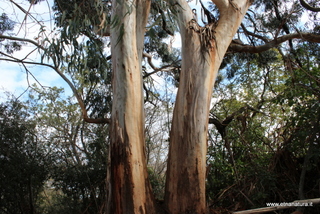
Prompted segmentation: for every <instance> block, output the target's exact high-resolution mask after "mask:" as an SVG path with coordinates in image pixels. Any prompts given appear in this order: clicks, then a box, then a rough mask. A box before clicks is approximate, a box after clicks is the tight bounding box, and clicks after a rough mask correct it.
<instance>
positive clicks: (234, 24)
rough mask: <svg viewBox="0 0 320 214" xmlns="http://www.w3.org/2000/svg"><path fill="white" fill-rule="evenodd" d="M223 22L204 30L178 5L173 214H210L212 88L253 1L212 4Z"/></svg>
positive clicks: (170, 177)
mask: <svg viewBox="0 0 320 214" xmlns="http://www.w3.org/2000/svg"><path fill="white" fill-rule="evenodd" d="M213 2H214V3H215V4H216V5H217V7H218V8H219V11H220V14H221V15H220V19H219V23H218V24H217V25H216V26H215V24H211V25H208V26H206V27H205V28H207V29H204V28H202V27H200V26H198V25H197V23H195V22H194V21H193V20H192V19H193V15H192V11H191V9H190V7H189V6H188V4H187V3H186V2H185V1H183V0H181V1H177V5H178V7H177V11H178V19H179V28H180V34H181V38H182V68H181V73H180V85H179V89H178V94H177V99H176V104H175V108H174V112H173V121H172V128H171V133H170V148H169V158H168V167H167V177H166V179H167V180H166V194H165V205H166V209H167V210H168V212H169V213H170V214H178V213H179V214H180V213H181V214H182V213H183V214H185V213H192V214H196V213H198V214H200V213H206V212H207V211H206V199H205V173H206V153H207V130H208V115H209V107H210V101H211V96H212V89H213V85H214V82H215V79H216V76H217V73H218V69H219V67H220V64H221V62H222V59H223V57H224V55H225V52H226V50H227V48H228V46H229V44H230V42H231V41H232V38H233V36H234V35H235V33H236V31H237V29H238V27H239V26H240V23H241V21H242V19H243V16H244V14H245V13H246V11H247V9H248V7H249V5H250V3H249V1H247V0H233V1H232V0H230V1H228V0H224V1H221V0H213Z"/></svg>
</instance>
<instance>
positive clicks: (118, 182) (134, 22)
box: [109, 0, 155, 214]
mask: <svg viewBox="0 0 320 214" xmlns="http://www.w3.org/2000/svg"><path fill="white" fill-rule="evenodd" d="M112 6H113V11H112V14H113V15H112V19H113V20H118V24H117V26H115V27H113V28H112V29H111V48H112V66H113V80H112V83H113V95H114V98H113V105H112V115H111V131H110V136H111V146H110V169H109V170H110V183H111V194H110V195H109V198H110V200H109V201H110V213H112V214H131V213H148V214H149V213H151V214H152V213H155V211H154V202H153V196H152V191H151V187H150V184H149V181H148V175H147V166H146V157H145V141H144V108H143V90H142V74H141V57H142V49H143V40H144V37H143V36H144V31H145V30H144V29H145V25H146V20H147V17H148V13H149V8H150V1H149V0H142V1H136V0H132V1H130V0H120V1H119V0H114V1H113V2H112Z"/></svg>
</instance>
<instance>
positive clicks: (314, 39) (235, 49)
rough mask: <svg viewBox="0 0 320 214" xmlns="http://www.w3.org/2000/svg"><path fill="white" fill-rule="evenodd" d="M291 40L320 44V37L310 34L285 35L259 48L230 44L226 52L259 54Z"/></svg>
mask: <svg viewBox="0 0 320 214" xmlns="http://www.w3.org/2000/svg"><path fill="white" fill-rule="evenodd" d="M291 39H302V40H305V41H308V42H316V43H320V35H315V34H312V33H293V34H287V35H284V36H281V37H278V38H276V39H274V40H272V41H270V42H267V43H265V44H264V45H260V46H250V45H239V44H234V43H231V44H230V46H229V49H228V51H232V52H246V53H261V52H263V51H267V50H269V49H271V48H274V47H276V46H277V45H279V44H281V43H283V42H285V41H288V40H291Z"/></svg>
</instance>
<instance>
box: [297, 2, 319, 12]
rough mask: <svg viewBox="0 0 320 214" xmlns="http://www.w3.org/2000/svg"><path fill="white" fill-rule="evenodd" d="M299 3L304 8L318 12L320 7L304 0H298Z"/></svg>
mask: <svg viewBox="0 0 320 214" xmlns="http://www.w3.org/2000/svg"><path fill="white" fill-rule="evenodd" d="M300 4H301V5H302V7H304V8H306V9H307V10H310V11H312V12H320V8H317V7H312V6H311V5H309V4H308V3H307V2H306V1H304V0H300Z"/></svg>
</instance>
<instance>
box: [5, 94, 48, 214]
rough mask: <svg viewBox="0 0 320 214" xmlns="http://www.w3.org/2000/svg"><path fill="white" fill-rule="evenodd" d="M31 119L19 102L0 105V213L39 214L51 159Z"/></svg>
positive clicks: (14, 101) (11, 101)
mask: <svg viewBox="0 0 320 214" xmlns="http://www.w3.org/2000/svg"><path fill="white" fill-rule="evenodd" d="M30 116H31V115H30V114H28V112H27V111H26V107H25V106H24V105H23V104H22V103H21V102H19V101H16V100H10V101H8V102H6V103H1V105H0V139H1V142H0V143H1V146H0V153H1V154H0V166H1V182H0V189H1V190H0V194H1V200H0V209H1V213H30V214H31V213H38V212H41V210H40V197H41V195H40V193H41V191H42V189H43V185H44V182H45V181H46V180H47V179H48V176H49V171H50V170H49V169H50V167H51V161H52V159H51V158H50V155H49V154H50V153H49V152H48V150H47V149H46V148H45V146H44V145H43V142H42V141H41V140H40V139H39V138H38V137H37V135H36V123H35V121H33V120H32V119H31V117H30Z"/></svg>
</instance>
